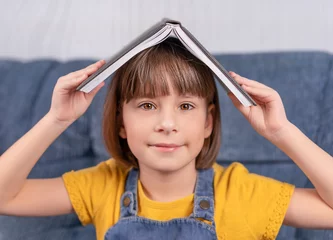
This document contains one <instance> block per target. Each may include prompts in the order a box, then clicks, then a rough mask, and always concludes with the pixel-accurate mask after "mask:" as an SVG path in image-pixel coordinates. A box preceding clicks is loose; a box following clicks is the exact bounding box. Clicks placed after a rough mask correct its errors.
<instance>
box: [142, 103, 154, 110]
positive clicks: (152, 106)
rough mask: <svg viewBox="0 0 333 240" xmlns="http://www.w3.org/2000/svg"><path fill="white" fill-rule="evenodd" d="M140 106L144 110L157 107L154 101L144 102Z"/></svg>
mask: <svg viewBox="0 0 333 240" xmlns="http://www.w3.org/2000/svg"><path fill="white" fill-rule="evenodd" d="M139 108H142V109H144V110H153V109H156V108H155V106H154V105H153V104H152V103H143V104H141V105H140V106H139Z"/></svg>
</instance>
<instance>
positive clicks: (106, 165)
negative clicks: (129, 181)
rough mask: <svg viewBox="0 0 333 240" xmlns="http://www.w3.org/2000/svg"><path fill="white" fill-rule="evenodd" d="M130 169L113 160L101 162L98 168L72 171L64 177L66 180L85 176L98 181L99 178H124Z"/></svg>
mask: <svg viewBox="0 0 333 240" xmlns="http://www.w3.org/2000/svg"><path fill="white" fill-rule="evenodd" d="M128 171H129V169H127V168H125V167H122V166H121V165H119V164H118V163H117V161H116V160H115V159H113V158H110V159H108V160H106V161H103V162H100V163H99V164H97V165H96V166H92V167H88V168H84V169H80V170H77V171H74V170H72V171H70V172H67V173H65V174H64V175H63V177H64V178H71V177H73V178H80V177H83V176H85V178H88V179H89V178H94V179H95V180H96V178H97V179H99V178H122V177H124V176H126V174H127V173H128Z"/></svg>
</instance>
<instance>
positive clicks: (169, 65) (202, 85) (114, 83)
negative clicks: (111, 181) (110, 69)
mask: <svg viewBox="0 0 333 240" xmlns="http://www.w3.org/2000/svg"><path fill="white" fill-rule="evenodd" d="M168 77H169V78H170V79H171V81H172V85H173V87H174V89H175V91H177V92H178V93H179V94H185V93H189V94H192V95H195V96H198V97H202V98H205V99H206V101H207V106H208V105H209V104H214V105H215V109H214V111H213V131H212V134H211V135H210V137H208V138H206V139H205V140H204V145H203V148H202V150H201V151H200V153H199V154H198V156H197V158H196V168H197V169H204V168H209V167H211V166H212V165H213V163H214V162H215V160H216V157H217V154H218V151H219V148H220V142H221V137H220V135H221V132H220V131H221V119H220V107H219V99H218V92H217V89H216V86H215V81H214V75H213V73H212V71H211V70H210V69H209V68H208V67H207V66H206V65H205V64H204V63H202V62H201V61H200V60H198V59H197V58H196V57H194V56H193V55H192V54H191V53H190V52H189V51H188V50H187V49H186V48H185V47H184V46H183V45H182V44H181V42H180V41H179V40H178V39H175V38H169V39H167V40H165V41H163V42H162V43H160V44H158V45H155V46H153V47H150V48H148V49H146V50H144V51H142V52H140V53H138V54H137V55H136V56H134V57H133V58H132V59H130V60H129V61H128V62H126V63H125V64H124V65H123V66H122V67H120V68H119V69H118V70H117V71H116V72H115V74H114V76H113V78H112V80H111V83H110V85H109V88H108V93H107V96H106V99H105V103H104V114H103V137H104V141H105V144H106V148H107V150H108V151H109V153H110V154H111V156H112V157H113V158H114V159H115V160H116V161H117V162H119V163H122V165H125V166H133V167H136V168H138V167H139V166H138V162H137V159H136V157H135V156H134V155H133V154H132V152H131V151H130V149H129V146H128V144H127V139H123V138H121V137H120V136H119V131H120V127H121V124H122V111H121V110H122V105H123V103H124V102H125V101H126V102H129V101H130V100H131V99H133V98H137V97H151V98H154V97H157V96H165V95H168V94H169V89H168V82H167V78H168Z"/></svg>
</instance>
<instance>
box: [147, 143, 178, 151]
mask: <svg viewBox="0 0 333 240" xmlns="http://www.w3.org/2000/svg"><path fill="white" fill-rule="evenodd" d="M182 146H183V145H179V144H172V143H158V144H152V145H149V147H151V148H153V149H156V150H158V151H160V152H174V151H176V150H177V149H179V148H181V147H182Z"/></svg>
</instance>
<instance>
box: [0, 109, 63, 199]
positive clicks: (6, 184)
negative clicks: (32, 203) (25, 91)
mask: <svg viewBox="0 0 333 240" xmlns="http://www.w3.org/2000/svg"><path fill="white" fill-rule="evenodd" d="M68 126H69V125H66V124H59V123H57V122H56V121H54V120H53V119H52V117H50V115H48V114H46V115H45V116H44V117H43V118H42V119H41V120H40V121H39V122H38V123H37V124H36V125H35V126H34V127H33V128H32V129H31V130H30V131H29V132H27V133H26V134H25V135H24V136H22V137H21V138H20V139H19V140H18V141H17V142H15V143H14V144H13V145H12V146H11V147H10V148H9V149H8V150H7V151H6V152H5V153H3V154H2V155H1V157H0V204H1V203H2V202H5V201H8V200H10V199H12V198H14V197H15V196H16V194H18V193H19V191H20V190H21V188H22V187H23V185H24V183H25V181H26V179H27V177H28V175H29V173H30V171H31V169H32V168H33V167H34V165H35V164H36V162H37V161H38V159H39V158H40V157H41V155H42V154H43V153H44V152H45V151H46V149H47V148H48V147H49V146H50V145H51V143H52V142H53V141H54V140H55V139H56V138H57V137H58V136H59V135H60V134H61V133H62V132H63V131H64V130H65V129H66V128H67V127H68Z"/></svg>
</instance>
